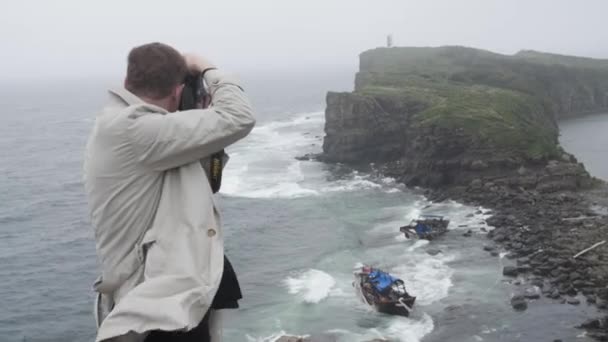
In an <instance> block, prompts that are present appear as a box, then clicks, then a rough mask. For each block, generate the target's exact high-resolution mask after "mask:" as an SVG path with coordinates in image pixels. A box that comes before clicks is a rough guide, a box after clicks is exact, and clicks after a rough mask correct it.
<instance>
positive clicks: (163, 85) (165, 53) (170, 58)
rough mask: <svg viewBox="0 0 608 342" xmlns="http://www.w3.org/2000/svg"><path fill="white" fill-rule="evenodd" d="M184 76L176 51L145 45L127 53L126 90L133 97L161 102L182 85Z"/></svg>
mask: <svg viewBox="0 0 608 342" xmlns="http://www.w3.org/2000/svg"><path fill="white" fill-rule="evenodd" d="M187 73H188V66H187V65H186V61H185V60H184V57H183V56H182V55H181V54H180V53H179V52H178V51H177V50H175V49H174V48H172V47H170V46H169V45H166V44H162V43H150V44H145V45H141V46H138V47H135V48H133V50H131V52H130V53H129V58H128V66H127V78H126V81H125V87H126V88H127V90H129V91H130V92H132V93H133V94H135V95H138V96H146V97H149V98H153V99H161V98H163V97H166V96H169V95H170V94H171V91H172V90H173V89H174V88H175V87H176V86H177V85H179V84H181V83H183V82H184V79H185V77H186V75H187Z"/></svg>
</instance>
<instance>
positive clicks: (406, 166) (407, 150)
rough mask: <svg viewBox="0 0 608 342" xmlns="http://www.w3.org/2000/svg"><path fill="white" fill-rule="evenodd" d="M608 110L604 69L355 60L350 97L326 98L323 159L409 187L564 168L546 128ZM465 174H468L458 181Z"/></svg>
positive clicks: (436, 57) (465, 58)
mask: <svg viewBox="0 0 608 342" xmlns="http://www.w3.org/2000/svg"><path fill="white" fill-rule="evenodd" d="M603 110H607V111H608V61H603V60H594V59H587V58H578V57H566V56H558V55H550V54H543V53H538V52H531V51H525V52H521V53H518V54H516V55H514V56H505V55H500V54H495V53H491V52H488V51H483V50H476V49H470V48H463V47H441V48H381V49H375V50H371V51H367V52H364V53H363V54H361V56H360V71H359V72H358V74H357V76H356V80H355V91H354V92H352V93H329V94H328V95H327V109H326V124H325V132H326V137H325V141H324V145H323V151H324V155H323V158H324V159H325V160H327V161H331V162H345V163H350V164H365V163H370V162H381V163H388V162H393V163H399V165H400V167H399V168H400V169H401V170H402V171H403V174H404V175H405V176H404V177H405V181H406V182H407V183H409V184H410V185H429V186H441V185H443V184H452V183H462V182H469V181H470V180H471V177H474V174H475V172H478V171H479V170H487V172H492V170H495V171H496V172H497V173H498V172H504V170H505V168H508V169H509V170H512V171H515V170H517V169H518V168H519V167H521V166H524V165H525V166H531V165H538V166H539V167H541V166H543V165H545V164H546V162H547V161H548V160H552V159H559V160H566V161H569V160H570V157H569V156H568V155H564V152H563V151H562V150H561V148H560V147H559V144H558V139H557V138H558V134H559V132H558V128H557V124H556V121H557V120H558V119H560V118H563V117H566V116H569V115H576V114H578V113H586V112H598V111H603ZM466 175H470V177H469V176H466Z"/></svg>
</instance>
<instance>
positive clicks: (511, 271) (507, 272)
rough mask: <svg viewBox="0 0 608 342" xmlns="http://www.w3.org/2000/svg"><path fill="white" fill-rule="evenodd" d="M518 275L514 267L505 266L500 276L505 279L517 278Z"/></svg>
mask: <svg viewBox="0 0 608 342" xmlns="http://www.w3.org/2000/svg"><path fill="white" fill-rule="evenodd" d="M518 273H519V272H518V270H517V267H515V266H505V267H504V268H503V269H502V275H504V276H507V277H517V274H518Z"/></svg>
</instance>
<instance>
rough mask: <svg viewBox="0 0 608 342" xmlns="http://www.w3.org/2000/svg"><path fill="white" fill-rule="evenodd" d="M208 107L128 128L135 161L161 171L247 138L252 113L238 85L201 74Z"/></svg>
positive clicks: (218, 76)
mask: <svg viewBox="0 0 608 342" xmlns="http://www.w3.org/2000/svg"><path fill="white" fill-rule="evenodd" d="M205 81H206V82H207V84H208V85H209V92H210V94H211V97H212V101H213V102H212V106H211V107H210V108H208V109H194V110H187V111H182V112H176V113H168V114H166V115H158V114H148V115H142V116H140V117H138V118H136V119H134V120H133V124H132V125H131V127H130V131H131V137H132V138H133V145H134V146H135V149H136V152H137V154H138V157H139V161H140V162H141V163H142V164H143V165H145V166H146V167H149V168H151V169H154V170H158V171H163V170H168V169H171V168H174V167H178V166H181V165H184V164H188V163H191V162H194V161H197V160H199V159H201V158H204V157H207V156H209V155H211V154H212V153H215V152H218V151H221V150H222V149H224V148H225V147H227V146H229V145H231V144H233V143H235V142H236V141H238V140H240V139H242V138H244V137H245V136H247V134H249V132H250V131H251V130H252V129H253V126H254V125H255V119H254V117H253V110H252V108H251V105H250V103H249V100H248V99H247V96H246V95H245V93H244V92H243V90H242V89H241V88H240V86H239V85H238V83H237V82H236V81H235V80H233V79H232V78H230V77H228V76H225V75H224V74H223V73H221V72H220V71H217V70H209V71H207V72H206V73H205Z"/></svg>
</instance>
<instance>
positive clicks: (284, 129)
mask: <svg viewBox="0 0 608 342" xmlns="http://www.w3.org/2000/svg"><path fill="white" fill-rule="evenodd" d="M323 121H324V117H323V113H305V114H301V115H300V116H296V117H294V118H291V119H290V120H280V121H273V122H270V123H267V124H265V125H262V126H259V127H256V128H254V130H253V131H252V133H251V134H250V135H249V137H247V138H246V139H245V140H244V141H243V142H240V143H239V144H237V145H236V146H235V147H233V148H231V149H230V150H229V151H228V152H229V154H231V155H232V158H231V159H230V162H229V163H228V164H227V165H226V169H225V171H224V180H223V181H222V190H221V193H222V194H224V195H228V196H233V197H245V198H299V197H309V196H318V195H322V194H331V193H336V192H349V191H360V190H376V189H378V190H382V191H384V192H399V191H402V189H403V187H402V186H400V185H399V184H397V182H396V181H395V179H393V178H388V177H387V178H383V179H379V180H376V179H373V178H372V177H371V176H370V175H367V174H360V173H358V172H356V171H353V172H352V173H350V174H347V175H345V176H344V177H341V178H339V179H335V180H331V174H330V172H329V171H328V170H327V169H326V166H325V165H324V164H323V163H319V162H312V161H307V162H301V161H298V160H295V157H296V156H298V155H304V154H307V153H318V152H320V145H321V138H320V136H321V134H322V132H323Z"/></svg>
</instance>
